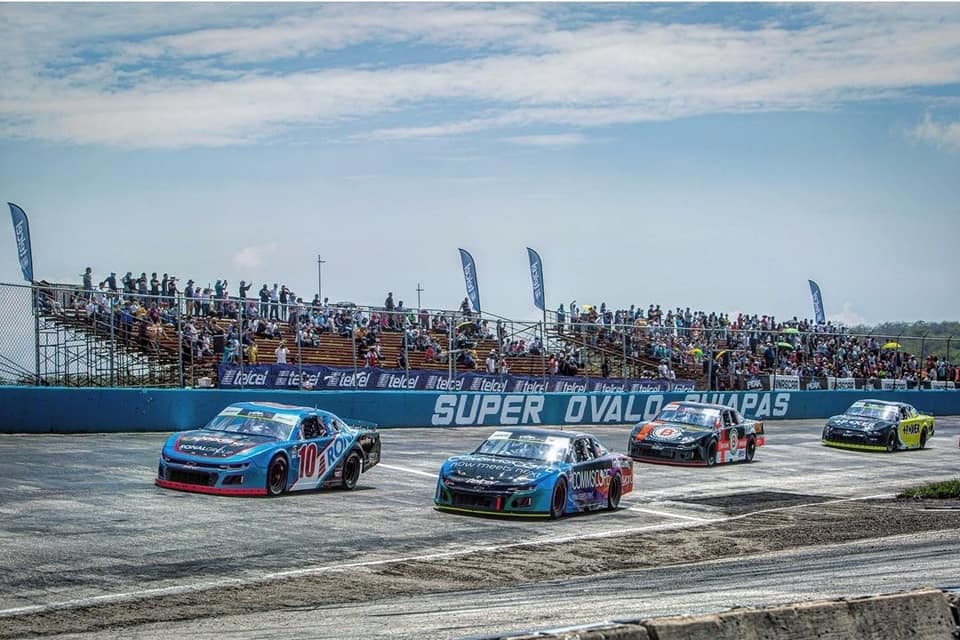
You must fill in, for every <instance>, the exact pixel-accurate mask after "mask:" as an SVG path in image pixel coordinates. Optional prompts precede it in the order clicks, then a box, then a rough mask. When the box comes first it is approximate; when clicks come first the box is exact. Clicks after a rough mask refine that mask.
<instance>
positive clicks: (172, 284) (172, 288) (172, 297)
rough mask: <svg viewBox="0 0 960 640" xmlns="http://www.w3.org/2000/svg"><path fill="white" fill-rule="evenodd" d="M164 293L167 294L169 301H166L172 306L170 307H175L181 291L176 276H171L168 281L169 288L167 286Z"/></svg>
mask: <svg viewBox="0 0 960 640" xmlns="http://www.w3.org/2000/svg"><path fill="white" fill-rule="evenodd" d="M164 293H165V294H166V296H167V301H166V302H167V305H168V306H169V307H170V309H173V308H174V305H175V304H176V300H177V294H178V293H179V291H178V290H177V279H176V278H174V277H171V278H170V279H169V280H168V281H167V288H166V290H165V291H164Z"/></svg>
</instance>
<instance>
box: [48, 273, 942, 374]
mask: <svg viewBox="0 0 960 640" xmlns="http://www.w3.org/2000/svg"><path fill="white" fill-rule="evenodd" d="M95 281H96V280H95V278H94V276H93V272H92V269H91V268H90V267H87V268H86V270H85V271H84V273H83V274H82V289H81V291H80V292H79V293H78V295H76V296H74V298H73V299H72V300H71V301H70V305H71V306H73V307H74V308H75V309H76V310H77V311H78V312H82V314H83V315H84V317H85V318H86V319H87V320H88V321H89V322H91V323H98V322H99V323H108V322H109V321H110V320H111V319H112V320H113V321H114V323H115V326H114V329H115V330H116V331H117V332H118V333H119V335H120V337H121V338H122V339H125V340H137V341H139V342H140V343H141V344H142V345H144V346H147V345H150V344H153V345H156V344H158V343H159V342H160V341H161V340H162V339H163V338H165V337H167V334H168V330H167V329H166V328H165V327H164V325H171V324H176V323H177V322H182V324H183V331H182V344H183V349H184V353H185V354H188V355H190V356H191V357H194V358H204V357H211V356H215V357H218V358H220V359H221V361H223V362H240V361H241V360H242V361H243V362H246V363H256V362H259V361H260V359H261V358H262V356H261V354H260V353H259V347H258V344H257V340H258V339H270V340H281V341H282V339H283V336H284V331H283V328H282V326H283V325H284V324H286V325H287V326H288V327H289V330H288V333H289V335H291V336H293V339H292V346H293V347H314V348H315V347H318V346H319V345H320V344H321V342H322V340H323V336H324V335H325V334H329V335H338V336H344V337H353V338H354V339H355V342H356V345H357V353H356V356H357V359H358V361H362V362H363V363H364V365H365V366H370V367H380V366H399V367H406V365H407V357H406V355H404V354H401V355H400V356H399V358H398V361H397V362H396V363H386V362H384V355H383V350H382V340H381V338H382V335H383V333H384V332H388V331H390V332H400V333H402V345H403V347H404V349H403V351H404V352H405V353H408V352H411V351H417V352H422V353H423V361H424V362H427V363H436V362H448V361H449V359H451V358H452V359H455V361H456V362H457V363H458V364H460V365H463V366H464V367H466V368H471V369H474V368H477V369H479V368H483V369H485V370H486V371H488V372H492V373H493V372H495V373H505V372H508V371H509V366H508V364H507V358H517V357H524V356H532V357H538V358H543V359H544V361H545V363H546V369H547V372H548V373H549V374H551V375H568V376H570V375H572V376H576V375H578V374H580V373H581V372H582V371H583V370H584V368H585V366H586V362H585V359H586V355H587V353H589V352H590V351H591V350H597V353H600V354H601V355H600V359H601V360H602V364H601V373H602V375H604V376H608V375H610V368H611V367H610V358H611V357H612V356H613V355H614V354H615V355H626V356H627V358H628V362H629V361H632V362H633V364H631V369H630V370H629V372H628V375H632V376H636V377H645V378H654V377H656V378H667V379H673V378H676V377H677V371H680V372H681V373H682V374H685V375H687V376H690V377H692V376H694V375H697V374H700V375H703V376H704V377H705V378H709V379H710V383H711V386H713V387H715V388H738V387H742V386H743V381H744V380H745V379H746V378H748V377H751V376H759V375H764V374H776V375H783V376H800V377H803V378H814V377H837V378H877V379H883V378H894V379H901V380H906V381H907V383H908V384H911V385H915V384H917V383H919V382H921V381H926V380H940V381H947V380H951V381H952V380H958V377H960V369H958V368H956V367H954V365H953V364H952V363H951V362H949V361H948V360H947V359H946V358H944V357H941V356H939V355H937V354H930V355H926V357H924V358H923V361H922V362H921V361H920V358H918V357H917V356H916V355H915V354H911V353H907V352H906V351H904V350H903V349H902V348H901V347H900V345H898V344H892V343H891V341H890V340H886V339H884V338H881V337H874V336H866V337H865V336H858V335H851V334H850V333H849V331H848V330H847V329H846V328H844V327H843V326H840V325H836V324H834V323H832V322H826V323H816V322H814V321H812V320H809V319H798V318H796V317H794V318H792V319H790V320H786V321H780V320H777V319H776V318H775V317H773V316H768V315H759V314H753V315H750V314H742V313H741V314H738V315H737V316H736V317H735V318H731V317H730V315H729V314H726V313H718V312H711V313H707V312H705V311H691V309H690V308H689V307H688V308H686V309H681V308H679V307H677V308H676V309H668V310H666V311H663V310H662V309H661V307H660V305H654V304H651V305H649V307H648V308H647V309H643V308H642V307H638V306H636V305H631V306H630V307H629V308H628V309H616V310H614V309H612V308H608V307H607V305H606V303H601V304H600V305H599V306H596V305H589V304H588V305H583V306H580V305H578V304H577V302H576V300H574V301H572V302H571V303H570V305H569V307H568V308H565V307H564V305H562V304H561V305H560V307H559V308H558V309H557V311H556V325H555V327H556V333H557V335H558V337H560V338H562V339H561V340H559V341H553V342H552V343H551V348H550V349H549V350H548V349H547V347H546V345H544V344H543V342H542V341H541V338H540V336H539V335H536V334H535V332H529V331H528V332H526V333H524V332H517V333H515V334H510V333H509V332H508V330H507V328H506V325H505V323H504V322H502V321H501V320H497V321H496V327H495V329H494V328H493V327H491V326H490V324H489V322H488V320H485V319H482V318H481V317H480V315H479V314H475V313H474V312H473V310H472V308H471V306H470V302H469V299H468V298H465V299H464V300H463V302H462V303H461V304H460V309H459V311H460V313H459V317H452V316H448V315H445V314H441V313H436V314H431V313H430V312H429V311H427V310H425V309H408V308H406V307H404V304H403V301H402V300H401V301H399V302H394V297H393V293H392V292H390V293H388V294H387V297H386V299H385V300H384V304H383V307H382V309H380V310H373V311H368V310H364V309H361V308H358V307H357V306H356V305H353V304H351V303H340V304H336V305H331V304H330V303H329V301H328V300H327V299H324V300H322V301H321V300H320V298H319V296H314V298H313V300H312V301H310V302H305V301H304V300H303V298H301V297H299V296H297V295H296V294H295V293H294V292H293V291H291V290H290V289H289V288H288V287H287V286H286V285H280V284H278V283H274V284H273V286H272V287H269V286H268V285H267V284H266V283H264V284H263V285H262V286H261V288H260V289H259V291H258V293H257V294H256V295H255V296H254V297H248V292H249V290H250V289H251V288H252V285H251V284H248V283H247V282H246V281H243V280H241V281H240V284H239V287H238V289H237V292H236V294H237V295H231V291H230V288H229V283H228V282H227V280H226V279H218V280H216V281H215V283H214V284H213V285H212V286H211V285H209V284H208V285H207V286H205V287H202V286H200V285H197V284H196V283H195V281H194V280H192V279H190V280H187V281H186V283H185V285H184V287H183V289H182V290H181V289H179V286H178V282H179V280H178V278H177V277H176V276H172V275H170V274H167V273H164V274H162V276H161V277H158V274H157V273H156V272H153V273H151V274H150V277H149V278H148V277H147V273H146V272H141V273H140V275H139V276H134V275H133V272H131V271H128V272H126V274H125V275H124V276H123V277H122V278H119V279H118V278H117V275H116V273H114V272H111V273H110V274H109V275H108V276H107V277H106V278H104V279H103V280H102V281H99V282H97V284H96V286H94V283H95ZM45 304H48V305H53V304H58V303H57V302H56V301H55V300H54V299H53V298H52V297H51V298H49V300H47V301H46V302H45ZM217 320H220V321H221V322H217ZM224 324H225V326H224ZM241 327H242V329H241ZM448 335H449V336H452V338H453V341H452V344H451V342H450V340H449V339H445V338H444V336H448ZM490 340H492V341H496V343H497V345H498V348H497V349H494V350H491V351H490V352H489V353H486V354H485V355H484V356H483V358H482V359H481V356H479V355H478V353H477V345H478V343H479V342H480V341H490ZM289 350H290V346H288V345H287V344H286V342H285V341H282V342H281V344H280V346H278V347H276V348H275V349H274V354H273V355H274V356H275V358H276V361H278V362H281V361H285V360H286V356H287V354H288V353H289ZM267 359H268V360H272V359H270V358H269V356H267Z"/></svg>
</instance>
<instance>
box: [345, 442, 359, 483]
mask: <svg viewBox="0 0 960 640" xmlns="http://www.w3.org/2000/svg"><path fill="white" fill-rule="evenodd" d="M361 464H362V463H361V462H360V456H359V455H357V452H356V451H354V452H353V453H351V454H350V455H348V456H347V459H346V460H344V461H343V488H344V489H353V488H354V487H356V486H357V481H358V480H359V479H360V470H361V469H360V467H361Z"/></svg>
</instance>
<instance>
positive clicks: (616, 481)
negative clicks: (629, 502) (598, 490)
mask: <svg viewBox="0 0 960 640" xmlns="http://www.w3.org/2000/svg"><path fill="white" fill-rule="evenodd" d="M622 495H623V487H622V486H621V485H620V476H614V477H613V479H612V480H610V488H609V489H607V510H608V511H616V510H617V507H619V506H620V497H621V496H622Z"/></svg>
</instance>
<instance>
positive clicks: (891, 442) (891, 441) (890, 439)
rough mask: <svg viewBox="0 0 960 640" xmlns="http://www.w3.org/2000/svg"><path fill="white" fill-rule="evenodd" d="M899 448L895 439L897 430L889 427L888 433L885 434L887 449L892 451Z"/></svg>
mask: <svg viewBox="0 0 960 640" xmlns="http://www.w3.org/2000/svg"><path fill="white" fill-rule="evenodd" d="M899 448H900V443H899V441H898V440H897V432H896V431H894V430H893V429H891V430H890V435H888V436H887V451H888V452H891V453H892V452H894V451H896V450H897V449H899Z"/></svg>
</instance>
